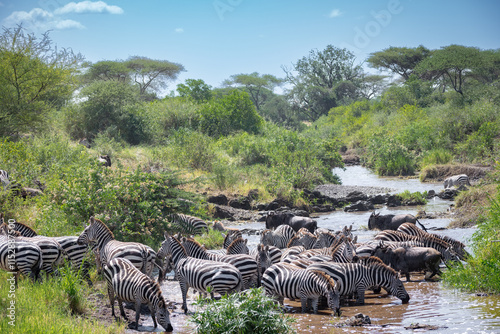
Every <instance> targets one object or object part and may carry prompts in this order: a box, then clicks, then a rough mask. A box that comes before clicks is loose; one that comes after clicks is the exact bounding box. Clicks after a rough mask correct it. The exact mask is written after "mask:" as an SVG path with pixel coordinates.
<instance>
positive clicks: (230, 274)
mask: <svg viewBox="0 0 500 334" xmlns="http://www.w3.org/2000/svg"><path fill="white" fill-rule="evenodd" d="M158 256H159V257H160V258H163V257H166V256H168V257H171V259H170V260H171V261H172V262H173V264H174V268H175V269H174V270H175V277H176V278H177V280H178V281H179V285H180V288H181V292H182V309H183V310H184V313H187V312H188V308H187V303H186V295H187V290H188V288H189V287H192V288H194V289H195V290H197V291H199V292H203V293H206V292H207V289H208V288H209V287H210V288H211V289H212V290H211V293H212V296H213V293H220V294H225V293H231V292H239V291H240V290H241V284H242V279H241V273H240V271H239V270H238V269H236V268H235V267H234V266H233V265H232V264H229V263H222V262H215V261H209V260H201V259H195V258H192V257H188V255H187V253H186V250H185V249H184V247H183V246H182V245H181V243H180V242H179V240H177V238H175V237H173V236H170V235H168V234H167V233H165V240H164V241H163V242H162V244H161V247H160V249H159V250H158Z"/></svg>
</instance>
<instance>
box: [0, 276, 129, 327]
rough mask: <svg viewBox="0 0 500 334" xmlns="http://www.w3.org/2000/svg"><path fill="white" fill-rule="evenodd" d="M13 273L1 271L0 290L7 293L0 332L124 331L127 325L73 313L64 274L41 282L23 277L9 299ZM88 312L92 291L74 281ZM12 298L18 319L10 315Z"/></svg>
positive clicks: (1, 305)
mask: <svg viewBox="0 0 500 334" xmlns="http://www.w3.org/2000/svg"><path fill="white" fill-rule="evenodd" d="M10 277H11V274H9V273H7V272H5V271H1V272H0V290H1V291H4V292H5V294H4V295H3V296H2V298H0V332H2V333H53V334H56V333H74V334H77V333H82V334H83V333H103V334H104V333H109V334H111V333H121V332H124V331H125V328H124V325H121V326H120V324H118V323H109V324H100V323H99V322H98V321H96V320H95V319H94V317H93V316H92V315H90V314H85V315H84V316H78V317H76V316H74V315H73V312H72V310H71V308H70V304H69V300H68V294H67V291H66V288H65V283H63V280H64V279H65V278H64V277H61V278H57V277H56V278H54V277H49V278H48V279H46V280H44V282H43V283H42V284H40V283H35V284H33V283H32V282H31V281H30V280H29V279H28V278H25V277H21V278H20V280H19V284H18V287H17V288H16V289H15V292H14V293H13V295H14V297H13V299H11V298H7V296H8V294H7V292H8V291H9V290H10V282H9V281H8V280H7V279H8V278H10ZM74 288H75V291H76V290H79V291H78V292H76V293H77V294H79V298H80V299H79V300H81V301H82V302H83V303H84V305H85V306H86V307H85V310H86V312H89V311H90V307H89V306H90V305H88V302H87V299H90V298H89V297H90V291H88V289H87V288H86V287H85V285H82V284H80V283H75V284H74ZM11 300H13V301H15V322H14V326H11V325H10V324H9V322H10V321H11V319H10V318H9V317H7V315H8V312H9V310H8V307H9V306H10V302H11Z"/></svg>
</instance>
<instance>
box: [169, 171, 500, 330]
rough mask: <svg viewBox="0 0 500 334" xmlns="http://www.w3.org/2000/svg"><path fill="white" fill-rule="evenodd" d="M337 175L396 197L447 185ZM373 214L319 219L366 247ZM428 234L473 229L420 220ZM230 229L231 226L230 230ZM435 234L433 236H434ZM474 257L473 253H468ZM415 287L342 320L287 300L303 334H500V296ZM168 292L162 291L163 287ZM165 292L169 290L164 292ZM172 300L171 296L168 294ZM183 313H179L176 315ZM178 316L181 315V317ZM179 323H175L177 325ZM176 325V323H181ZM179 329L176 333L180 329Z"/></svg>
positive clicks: (460, 234) (420, 282) (417, 283)
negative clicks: (361, 320) (359, 323)
mask: <svg viewBox="0 0 500 334" xmlns="http://www.w3.org/2000/svg"><path fill="white" fill-rule="evenodd" d="M334 172H335V173H336V174H337V175H339V176H340V179H341V180H342V183H343V184H344V185H358V186H374V187H385V188H390V189H392V191H391V193H398V192H402V191H404V190H409V191H411V192H415V191H421V192H422V191H426V190H435V191H436V192H438V191H440V190H441V189H442V188H443V185H442V183H421V182H420V181H419V180H418V179H405V178H387V177H378V176H377V175H375V174H374V173H372V172H370V171H369V170H368V169H366V168H364V167H361V166H350V167H346V169H345V170H342V169H336V170H334ZM450 204H452V202H451V201H447V200H441V199H439V198H437V197H436V198H435V199H432V200H430V201H429V203H428V204H427V205H425V206H419V207H396V208H388V207H381V208H377V212H380V213H382V214H387V213H395V214H397V213H410V214H413V215H415V214H416V213H417V212H418V211H419V210H425V211H426V212H428V213H437V212H445V211H447V210H448V209H449V207H450ZM370 214H371V212H359V213H346V212H344V211H342V210H338V211H335V212H331V213H328V214H321V215H320V216H319V217H318V218H317V221H318V226H319V227H325V228H329V229H332V230H340V229H342V228H343V227H344V226H350V225H352V226H353V233H354V235H357V236H358V241H360V242H362V241H365V240H368V239H371V238H372V237H373V236H374V234H375V233H376V231H369V230H367V228H366V227H367V223H368V217H369V216H370ZM420 221H421V222H422V223H423V224H424V225H425V226H426V227H427V228H428V229H429V228H430V229H438V230H437V231H435V232H434V233H440V234H444V235H448V236H450V237H452V238H455V239H458V240H460V241H462V242H463V243H465V244H466V245H468V244H469V243H470V241H469V239H470V237H471V236H472V234H473V233H474V231H475V229H474V228H467V229H444V230H442V228H446V227H447V226H448V224H449V222H450V218H437V219H421V220H420ZM229 227H231V226H229ZM234 227H236V228H253V229H262V228H263V223H261V222H252V223H248V224H245V225H237V226H236V225H235V226H234ZM431 232H432V231H431ZM246 237H248V240H249V241H248V244H249V246H255V245H256V244H257V243H258V241H259V237H258V236H255V235H254V236H246ZM467 250H468V251H469V252H470V251H471V250H470V248H467ZM412 280H413V281H412V282H408V283H407V282H405V279H404V278H403V282H404V285H405V288H406V290H407V292H408V294H409V295H410V298H411V299H410V302H409V303H408V304H405V305H403V304H402V303H401V301H400V300H399V299H397V298H395V297H392V296H387V295H380V294H372V293H371V292H367V294H366V300H365V302H366V303H365V305H360V306H357V305H343V306H342V308H341V310H342V317H341V318H340V319H339V318H333V317H332V315H331V313H330V311H329V310H321V311H320V312H319V314H317V315H313V314H301V313H300V303H297V302H290V301H288V300H285V305H286V307H287V309H288V312H290V314H292V316H293V317H294V318H296V320H297V321H296V323H295V327H296V328H297V329H298V332H299V333H314V334H319V333H401V332H408V333H411V332H412V330H407V329H405V327H408V326H410V325H412V324H413V325H415V324H419V325H428V326H437V327H439V328H438V329H437V330H435V331H432V333H444V334H448V333H449V334H451V333H471V334H472V333H474V334H475V333H500V297H499V296H478V295H476V294H470V293H465V292H461V291H458V290H455V289H451V288H448V287H446V286H444V285H443V283H441V282H430V281H426V280H424V279H423V277H415V276H413V275H412ZM162 288H163V287H162ZM164 291H165V290H164ZM165 294H166V296H167V298H168V294H169V291H165ZM178 312H180V310H176V311H174V316H175V315H178V316H180V314H178ZM176 313H177V314H176ZM357 313H362V314H364V315H368V316H369V317H370V319H371V325H369V326H363V327H342V328H336V327H334V325H333V323H334V322H339V321H343V320H346V319H348V318H349V317H351V316H353V315H355V314H357ZM175 318H176V317H174V318H173V323H175V322H177V324H179V322H178V321H179V320H180V319H179V318H182V316H180V317H179V318H177V319H175ZM174 319H175V320H174ZM176 320H177V321H176ZM175 327H176V326H175V324H174V328H175ZM414 331H421V330H414ZM189 332H192V327H191V329H188V328H186V327H183V328H179V327H177V329H176V330H174V333H189Z"/></svg>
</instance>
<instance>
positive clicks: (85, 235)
mask: <svg viewBox="0 0 500 334" xmlns="http://www.w3.org/2000/svg"><path fill="white" fill-rule="evenodd" d="M94 223H95V219H94V217H90V219H89V225H85V229H84V230H83V232H82V233H81V234H80V236H79V237H78V239H77V240H76V243H77V244H79V245H90V244H91V243H92V242H93V241H96V239H97V238H96V237H97V236H96V225H95V224H94Z"/></svg>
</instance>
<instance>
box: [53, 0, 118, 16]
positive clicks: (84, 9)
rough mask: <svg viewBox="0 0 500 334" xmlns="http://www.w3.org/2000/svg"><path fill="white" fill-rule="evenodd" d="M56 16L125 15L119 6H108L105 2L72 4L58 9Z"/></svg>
mask: <svg viewBox="0 0 500 334" xmlns="http://www.w3.org/2000/svg"><path fill="white" fill-rule="evenodd" d="M54 13H55V14H59V15H62V14H69V13H77V14H84V13H107V14H123V9H121V8H120V7H118V6H113V5H108V4H107V3H105V2H104V1H95V2H93V1H81V2H70V3H68V4H67V5H65V6H64V7H61V8H58V9H56V10H55V12H54Z"/></svg>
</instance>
